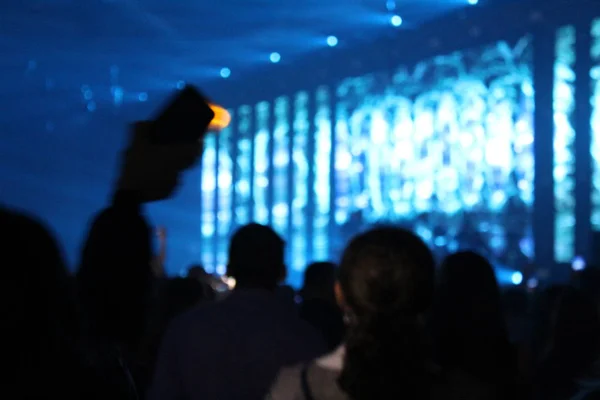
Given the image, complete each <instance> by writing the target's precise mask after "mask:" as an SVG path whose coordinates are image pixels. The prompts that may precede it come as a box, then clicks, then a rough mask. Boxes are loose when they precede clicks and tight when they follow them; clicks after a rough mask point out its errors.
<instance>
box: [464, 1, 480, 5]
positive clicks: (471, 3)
mask: <svg viewBox="0 0 600 400" xmlns="http://www.w3.org/2000/svg"><path fill="white" fill-rule="evenodd" d="M467 2H468V3H469V4H470V5H472V6H474V5H475V4H477V3H479V0H467Z"/></svg>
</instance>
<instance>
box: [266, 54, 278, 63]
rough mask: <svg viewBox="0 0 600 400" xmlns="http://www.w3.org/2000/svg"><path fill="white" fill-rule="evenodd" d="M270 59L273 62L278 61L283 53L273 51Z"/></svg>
mask: <svg viewBox="0 0 600 400" xmlns="http://www.w3.org/2000/svg"><path fill="white" fill-rule="evenodd" d="M269 59H270V60H271V62H272V63H278V62H279V61H280V60H281V55H280V54H279V53H271V56H270V57H269Z"/></svg>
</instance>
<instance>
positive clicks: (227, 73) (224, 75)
mask: <svg viewBox="0 0 600 400" xmlns="http://www.w3.org/2000/svg"><path fill="white" fill-rule="evenodd" d="M220 73H221V78H223V79H227V78H229V77H230V76H231V70H230V69H229V68H221V72H220Z"/></svg>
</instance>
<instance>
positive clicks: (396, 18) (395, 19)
mask: <svg viewBox="0 0 600 400" xmlns="http://www.w3.org/2000/svg"><path fill="white" fill-rule="evenodd" d="M390 21H391V23H392V25H394V26H396V27H397V26H400V25H402V17H401V16H399V15H394V16H393V17H392V19H391V20H390Z"/></svg>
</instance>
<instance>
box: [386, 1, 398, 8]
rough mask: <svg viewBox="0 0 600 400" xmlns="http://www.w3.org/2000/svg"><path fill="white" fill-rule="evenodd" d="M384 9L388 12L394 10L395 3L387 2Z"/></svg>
mask: <svg viewBox="0 0 600 400" xmlns="http://www.w3.org/2000/svg"><path fill="white" fill-rule="evenodd" d="M385 7H386V8H387V9H388V11H394V10H395V9H396V2H395V1H394V0H388V1H387V2H386V3H385Z"/></svg>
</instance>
